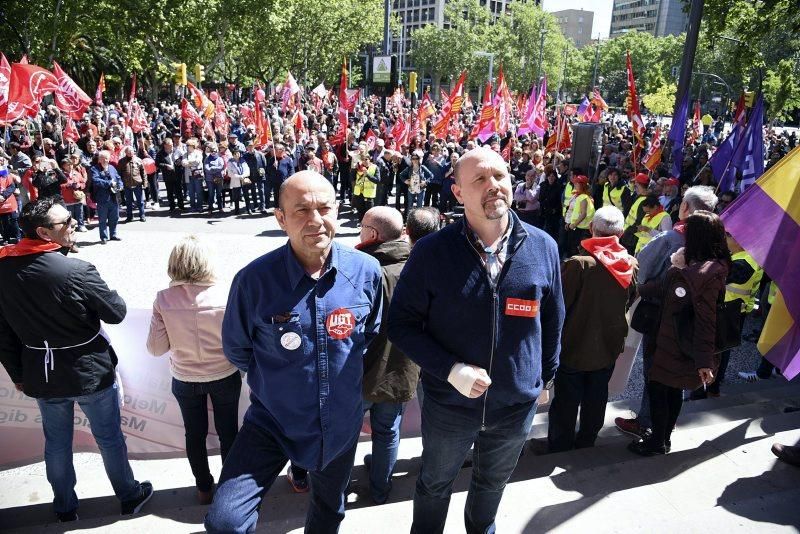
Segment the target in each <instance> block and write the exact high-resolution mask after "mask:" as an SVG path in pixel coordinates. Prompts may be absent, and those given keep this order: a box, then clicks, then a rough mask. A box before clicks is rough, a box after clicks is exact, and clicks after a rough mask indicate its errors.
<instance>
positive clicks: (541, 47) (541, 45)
mask: <svg viewBox="0 0 800 534" xmlns="http://www.w3.org/2000/svg"><path fill="white" fill-rule="evenodd" d="M545 35H547V30H545V28H544V19H542V24H541V26H540V27H539V64H538V65H537V66H536V80H535V81H536V82H538V81H539V79H540V78H541V76H542V58H543V56H544V36H545Z"/></svg>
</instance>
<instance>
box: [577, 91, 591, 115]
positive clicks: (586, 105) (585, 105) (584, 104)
mask: <svg viewBox="0 0 800 534" xmlns="http://www.w3.org/2000/svg"><path fill="white" fill-rule="evenodd" d="M588 108H589V99H588V98H586V95H584V96H583V102H581V105H580V106H579V107H578V112H577V113H576V115H577V116H578V117H583V115H584V114H585V113H586V110H587V109H588Z"/></svg>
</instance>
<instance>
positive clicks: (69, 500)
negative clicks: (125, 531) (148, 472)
mask: <svg viewBox="0 0 800 534" xmlns="http://www.w3.org/2000/svg"><path fill="white" fill-rule="evenodd" d="M36 401H37V402H38V403H39V411H40V412H41V413H42V428H43V430H44V439H45V444H44V461H45V466H46V468H47V480H48V482H50V486H52V488H53V496H54V499H53V507H54V508H55V511H56V513H67V512H71V511H73V510H77V508H78V496H77V495H76V494H75V483H76V478H75V467H74V466H73V465H72V431H73V429H74V425H75V423H74V421H73V418H74V411H75V403H76V402H77V403H78V405H79V406H80V407H81V410H83V413H84V414H86V417H87V418H88V419H89V425H90V426H89V428H90V429H91V431H92V435H93V436H94V439H95V441H96V442H97V446H98V447H100V454H101V456H102V457H103V465H104V466H105V468H106V474H107V475H108V479H109V480H110V481H111V486H112V487H113V488H114V494H116V496H117V498H118V499H119V500H120V501H129V500H132V499H135V498H137V497H138V496H139V482H137V481H136V479H134V478H133V472H132V471H131V466H130V464H129V463H128V448H127V447H126V445H125V438H124V436H123V435H122V428H121V427H120V414H119V397H118V394H117V385H116V384H114V385H113V386H110V387H107V388H106V389H103V390H101V391H97V392H95V393H91V394H89V395H82V396H79V397H67V398H58V399H36Z"/></svg>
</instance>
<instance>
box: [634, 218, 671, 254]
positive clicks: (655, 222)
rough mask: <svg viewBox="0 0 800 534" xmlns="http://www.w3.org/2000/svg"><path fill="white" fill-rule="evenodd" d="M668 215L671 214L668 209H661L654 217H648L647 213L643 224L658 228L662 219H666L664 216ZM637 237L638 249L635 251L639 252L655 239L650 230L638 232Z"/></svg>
mask: <svg viewBox="0 0 800 534" xmlns="http://www.w3.org/2000/svg"><path fill="white" fill-rule="evenodd" d="M668 216H669V214H668V213H667V212H666V211H661V212H659V213H656V214H655V215H654V216H652V217H648V216H646V215H645V217H644V218H643V219H642V226H646V227H648V228H650V229H652V230H655V229H656V228H658V227H659V225H660V224H661V221H663V220H664V217H668ZM636 237H637V238H638V240H637V241H636V249H635V252H634V253H635V254H638V253H639V251H640V250H642V249H643V248H644V246H645V245H646V244H648V243H649V242H650V240H651V239H653V236H651V235H650V232H636Z"/></svg>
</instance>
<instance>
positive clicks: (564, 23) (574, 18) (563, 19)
mask: <svg viewBox="0 0 800 534" xmlns="http://www.w3.org/2000/svg"><path fill="white" fill-rule="evenodd" d="M550 14H551V15H553V16H554V17H555V18H556V21H558V25H559V26H561V33H563V34H564V37H566V38H567V39H572V42H573V43H575V46H577V47H578V48H581V47H584V46H586V45H587V44H589V43H590V42H591V40H592V25H593V24H594V13H593V12H592V11H585V10H583V9H565V10H563V11H553V12H551V13H550Z"/></svg>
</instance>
